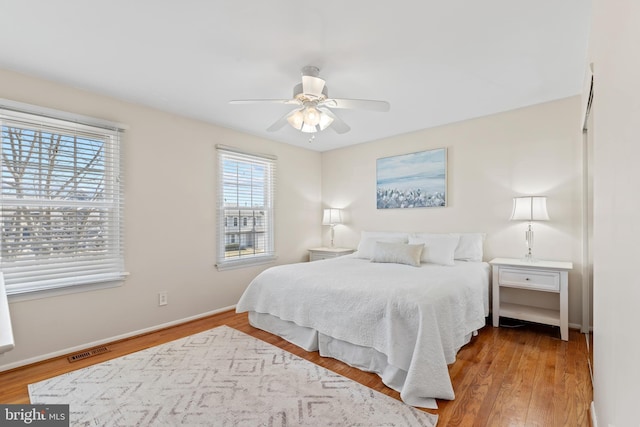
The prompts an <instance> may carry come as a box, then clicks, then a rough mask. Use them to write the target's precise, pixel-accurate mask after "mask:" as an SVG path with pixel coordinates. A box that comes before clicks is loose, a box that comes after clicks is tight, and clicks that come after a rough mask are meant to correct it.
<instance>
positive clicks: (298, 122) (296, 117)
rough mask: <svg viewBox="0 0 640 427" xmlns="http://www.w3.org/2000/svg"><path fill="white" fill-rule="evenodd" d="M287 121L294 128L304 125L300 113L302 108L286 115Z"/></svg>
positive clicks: (302, 115)
mask: <svg viewBox="0 0 640 427" xmlns="http://www.w3.org/2000/svg"><path fill="white" fill-rule="evenodd" d="M287 121H288V122H289V124H290V125H291V127H293V128H294V129H296V130H302V125H304V114H302V110H297V111H296V112H295V113H293V114H291V115H290V116H289V117H287Z"/></svg>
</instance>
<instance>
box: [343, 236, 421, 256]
mask: <svg viewBox="0 0 640 427" xmlns="http://www.w3.org/2000/svg"><path fill="white" fill-rule="evenodd" d="M408 241H409V234H408V233H398V232H390V231H362V232H361V233H360V243H358V250H357V251H356V253H355V254H354V256H355V257H356V258H365V259H371V257H372V256H373V252H374V250H375V248H376V242H388V243H407V242H408Z"/></svg>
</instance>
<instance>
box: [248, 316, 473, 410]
mask: <svg viewBox="0 0 640 427" xmlns="http://www.w3.org/2000/svg"><path fill="white" fill-rule="evenodd" d="M249 323H250V324H251V325H252V326H254V327H256V328H258V329H262V330H265V331H267V332H270V333H272V334H275V335H278V336H279V337H282V338H284V339H285V340H287V341H289V342H290V343H292V344H295V345H296V346H298V347H300V348H302V349H304V350H307V351H318V352H319V353H320V355H321V356H323V357H331V358H334V359H337V360H339V361H341V362H344V363H346V364H348V365H349V366H352V367H354V368H358V369H360V370H362V371H365V372H373V373H375V374H377V375H378V376H379V377H380V379H381V380H382V382H383V383H384V384H385V385H386V386H387V387H389V388H391V389H393V390H395V391H397V392H398V393H400V396H401V398H402V401H403V402H405V403H406V404H408V405H411V406H416V407H419V408H428V409H437V407H438V406H437V404H436V400H435V399H434V398H431V397H423V396H405V395H404V394H403V386H404V383H405V379H406V377H407V372H406V371H405V370H403V369H400V368H397V367H395V366H392V365H390V364H389V363H388V361H387V356H385V355H384V354H383V353H381V352H379V351H377V350H375V349H373V348H369V347H362V346H359V345H355V344H351V343H349V342H346V341H343V340H338V339H335V338H332V337H330V336H328V335H325V334H322V333H319V332H318V331H316V330H315V329H312V328H307V327H303V326H298V325H296V324H295V323H293V322H289V321H286V320H282V319H280V318H278V317H276V316H272V315H270V314H265V313H257V312H255V311H250V312H249ZM472 335H474V334H469V335H468V336H467V337H466V339H465V344H466V343H468V342H469V341H470V340H471V337H472Z"/></svg>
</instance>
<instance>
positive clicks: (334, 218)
mask: <svg viewBox="0 0 640 427" xmlns="http://www.w3.org/2000/svg"><path fill="white" fill-rule="evenodd" d="M334 224H342V211H341V210H340V209H334V208H331V209H325V210H324V214H323V215H322V225H334Z"/></svg>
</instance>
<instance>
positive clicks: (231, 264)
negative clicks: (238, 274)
mask: <svg viewBox="0 0 640 427" xmlns="http://www.w3.org/2000/svg"><path fill="white" fill-rule="evenodd" d="M276 259H278V257H277V256H275V255H271V256H264V257H259V258H251V259H245V260H241V261H224V262H221V263H218V264H216V268H217V269H218V271H225V270H236V269H238V268H245V267H253V266H256V265H264V264H271V263H273V262H274V261H275V260H276Z"/></svg>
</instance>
